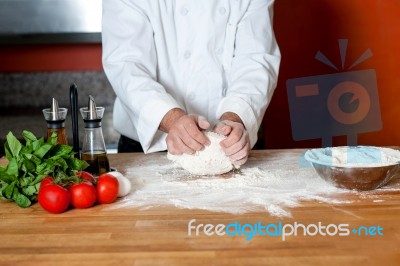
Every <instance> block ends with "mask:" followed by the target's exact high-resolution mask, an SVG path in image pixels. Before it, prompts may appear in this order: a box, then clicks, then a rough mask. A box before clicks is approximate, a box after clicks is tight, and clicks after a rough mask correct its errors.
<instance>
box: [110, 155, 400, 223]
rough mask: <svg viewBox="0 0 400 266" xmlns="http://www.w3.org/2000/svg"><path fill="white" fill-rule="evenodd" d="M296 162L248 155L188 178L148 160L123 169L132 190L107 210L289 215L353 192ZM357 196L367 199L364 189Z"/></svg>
mask: <svg viewBox="0 0 400 266" xmlns="http://www.w3.org/2000/svg"><path fill="white" fill-rule="evenodd" d="M150 158H151V157H150ZM299 162H300V158H299V156H298V154H296V153H293V152H290V151H288V152H283V153H279V156H278V155H271V156H270V157H269V158H267V159H266V160H264V161H260V160H257V159H255V158H252V157H250V158H249V160H248V162H247V163H246V164H245V165H243V166H242V167H241V169H240V170H238V171H237V172H235V173H233V174H232V173H228V174H226V175H222V176H193V175H188V172H187V171H185V170H183V169H181V168H176V166H175V165H174V164H173V163H172V162H170V161H169V160H167V158H166V156H165V158H161V159H160V158H158V159H157V160H154V159H148V160H144V161H142V162H140V165H136V166H132V167H131V168H128V169H126V173H125V176H126V177H127V178H129V179H130V180H131V182H132V187H133V188H134V189H133V191H132V192H131V193H130V194H129V195H127V196H126V197H125V198H123V199H122V200H121V201H119V202H118V203H116V204H114V205H113V206H112V207H111V208H122V207H139V208H151V207H157V206H165V205H173V206H176V207H178V208H187V209H201V210H208V211H214V212H226V213H232V214H241V213H246V212H254V211H265V212H268V213H269V214H270V215H273V216H279V217H290V216H291V212H290V209H291V208H293V207H296V206H300V205H301V201H307V200H316V201H319V202H327V203H332V204H343V203H349V202H348V201H346V200H343V199H341V197H339V196H340V194H343V193H353V194H354V195H355V196H357V195H358V192H349V191H348V190H343V189H339V188H336V187H334V186H333V185H331V184H329V183H327V182H326V181H324V180H322V179H321V178H320V177H319V176H318V175H317V174H316V172H315V171H314V169H313V168H312V167H311V166H310V167H305V166H304V165H303V164H299ZM300 165H302V166H300ZM387 189H390V188H387ZM395 189H398V190H400V188H395ZM372 194H373V193H372ZM362 195H363V196H364V197H367V196H368V193H363V194H362ZM375 200H376V199H375Z"/></svg>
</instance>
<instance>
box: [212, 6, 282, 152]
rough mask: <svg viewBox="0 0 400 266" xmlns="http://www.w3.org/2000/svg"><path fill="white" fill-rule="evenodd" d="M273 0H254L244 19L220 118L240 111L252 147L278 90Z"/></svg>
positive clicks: (220, 105) (219, 112)
mask: <svg viewBox="0 0 400 266" xmlns="http://www.w3.org/2000/svg"><path fill="white" fill-rule="evenodd" d="M273 3H274V1H273V0H254V1H251V2H250V5H249V8H248V10H247V11H246V13H245V15H244V16H243V17H242V19H241V20H240V22H239V24H238V26H237V31H236V39H235V51H234V57H233V59H232V64H231V69H230V76H229V77H228V79H229V81H230V82H229V83H228V84H229V87H228V88H227V91H226V96H225V97H224V98H223V100H222V101H221V103H220V104H219V107H218V110H217V117H221V115H222V114H223V113H225V112H234V113H236V114H237V115H238V116H239V117H240V118H241V119H242V121H243V123H244V125H245V127H246V129H247V131H248V133H249V135H250V143H251V147H253V146H254V145H255V143H256V141H257V132H258V129H259V127H260V124H261V122H262V119H263V116H264V113H265V110H266V109H267V107H268V105H269V102H270V101H271V97H272V94H273V92H274V90H275V87H276V83H277V77H278V72H279V64H280V51H279V47H278V45H277V43H276V40H275V36H274V32H273V25H272V20H273Z"/></svg>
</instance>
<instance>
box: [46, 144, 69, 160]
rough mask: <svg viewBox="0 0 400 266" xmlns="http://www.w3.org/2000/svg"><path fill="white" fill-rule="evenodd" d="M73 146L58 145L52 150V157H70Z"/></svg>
mask: <svg viewBox="0 0 400 266" xmlns="http://www.w3.org/2000/svg"><path fill="white" fill-rule="evenodd" d="M72 149H73V148H72V146H67V145H57V146H55V147H54V149H53V150H52V153H51V154H52V156H61V157H63V156H70V155H71V152H72Z"/></svg>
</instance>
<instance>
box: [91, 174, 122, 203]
mask: <svg viewBox="0 0 400 266" xmlns="http://www.w3.org/2000/svg"><path fill="white" fill-rule="evenodd" d="M118 186H119V184H118V179H117V178H115V177H114V176H112V175H109V174H102V175H101V176H99V178H97V186H96V190H97V201H98V202H99V203H102V204H104V203H105V204H107V203H111V202H114V201H115V199H116V198H117V195H118Z"/></svg>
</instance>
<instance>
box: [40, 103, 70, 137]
mask: <svg viewBox="0 0 400 266" xmlns="http://www.w3.org/2000/svg"><path fill="white" fill-rule="evenodd" d="M42 112H43V115H44V118H45V119H46V122H47V134H46V136H47V138H49V137H51V135H52V134H53V132H56V133H57V143H58V144H65V145H68V141H67V134H66V132H65V118H66V117H67V112H68V109H67V108H60V107H58V102H57V100H56V99H54V98H53V100H52V102H51V107H50V108H47V109H43V110H42Z"/></svg>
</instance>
